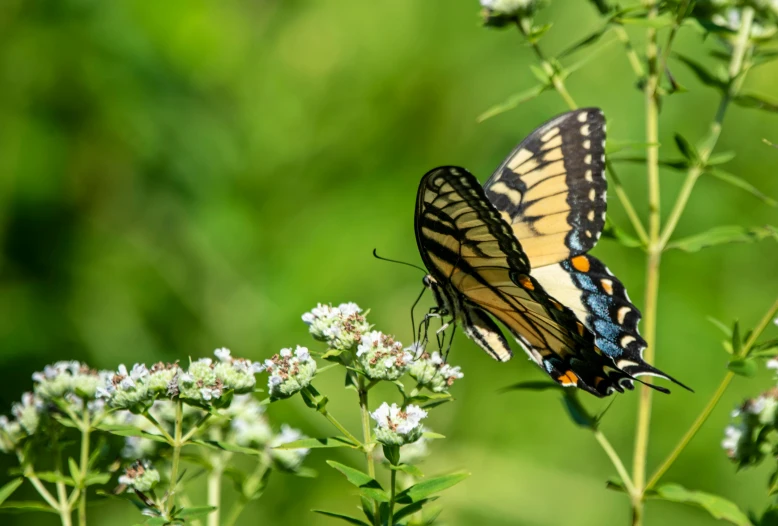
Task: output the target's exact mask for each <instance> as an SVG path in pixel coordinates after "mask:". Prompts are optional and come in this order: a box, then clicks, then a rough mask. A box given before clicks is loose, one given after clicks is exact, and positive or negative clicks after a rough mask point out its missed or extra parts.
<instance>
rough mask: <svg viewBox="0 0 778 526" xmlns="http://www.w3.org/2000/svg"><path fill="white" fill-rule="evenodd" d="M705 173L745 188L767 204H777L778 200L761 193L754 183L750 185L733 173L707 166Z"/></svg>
mask: <svg viewBox="0 0 778 526" xmlns="http://www.w3.org/2000/svg"><path fill="white" fill-rule="evenodd" d="M705 173H707V174H709V175H712V176H713V177H715V178H716V179H718V180H720V181H724V182H725V183H728V184H731V185H732V186H736V187H737V188H740V189H742V190H745V191H746V192H748V193H749V194H751V195H753V196H754V197H756V198H757V199H760V200H761V201H763V202H764V203H765V204H767V205H769V206H778V202H776V201H775V199H773V198H772V197H769V196H767V195H765V194H763V193H762V192H760V191H759V190H758V189H757V188H756V187H755V186H754V185H752V184H751V183H749V182H748V181H746V180H745V179H743V178H741V177H738V176H737V175H735V174H731V173H729V172H725V171H724V170H720V169H718V168H707V169H706V170H705Z"/></svg>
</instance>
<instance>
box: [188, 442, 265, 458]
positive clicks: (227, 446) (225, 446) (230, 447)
mask: <svg viewBox="0 0 778 526" xmlns="http://www.w3.org/2000/svg"><path fill="white" fill-rule="evenodd" d="M190 443H192V444H197V445H198V446H205V447H207V448H211V449H221V450H223V451H230V452H232V453H243V454H244V455H257V454H259V451H258V450H256V449H251V448H248V447H243V446H239V445H237V444H231V443H229V442H221V441H219V440H200V439H196V440H190Z"/></svg>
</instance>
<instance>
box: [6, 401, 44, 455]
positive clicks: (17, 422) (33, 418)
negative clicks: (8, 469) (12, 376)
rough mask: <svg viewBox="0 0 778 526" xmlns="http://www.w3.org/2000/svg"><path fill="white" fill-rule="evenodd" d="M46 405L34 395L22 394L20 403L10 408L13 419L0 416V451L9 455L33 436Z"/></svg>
mask: <svg viewBox="0 0 778 526" xmlns="http://www.w3.org/2000/svg"><path fill="white" fill-rule="evenodd" d="M45 409H46V404H45V403H44V401H43V400H42V399H41V398H39V397H38V396H37V395H35V394H34V393H24V394H23V395H22V401H21V402H16V403H14V404H13V405H12V406H11V413H12V414H13V416H14V419H13V420H12V419H9V418H8V417H7V416H0V451H1V452H3V453H10V452H12V451H14V450H15V449H16V448H17V447H18V446H19V443H20V442H21V441H22V440H23V439H25V438H26V437H28V436H31V435H34V434H35V432H36V431H37V430H38V427H39V425H40V423H41V418H42V417H43V416H44V413H45Z"/></svg>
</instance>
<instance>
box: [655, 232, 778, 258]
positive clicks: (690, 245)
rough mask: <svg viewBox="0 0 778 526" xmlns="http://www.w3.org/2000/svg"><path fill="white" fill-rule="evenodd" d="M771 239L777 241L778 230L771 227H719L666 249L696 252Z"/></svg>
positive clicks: (670, 244)
mask: <svg viewBox="0 0 778 526" xmlns="http://www.w3.org/2000/svg"><path fill="white" fill-rule="evenodd" d="M767 238H773V239H776V240H778V230H776V229H775V227H772V226H765V227H752V228H748V227H743V226H720V227H716V228H712V229H710V230H708V231H707V232H702V233H700V234H695V235H693V236H689V237H686V238H682V239H679V240H677V241H673V242H671V243H668V245H667V248H668V249H671V248H676V249H679V250H684V251H686V252H698V251H700V250H702V249H703V248H707V247H712V246H715V245H724V244H727V243H754V242H756V241H761V240H762V239H767Z"/></svg>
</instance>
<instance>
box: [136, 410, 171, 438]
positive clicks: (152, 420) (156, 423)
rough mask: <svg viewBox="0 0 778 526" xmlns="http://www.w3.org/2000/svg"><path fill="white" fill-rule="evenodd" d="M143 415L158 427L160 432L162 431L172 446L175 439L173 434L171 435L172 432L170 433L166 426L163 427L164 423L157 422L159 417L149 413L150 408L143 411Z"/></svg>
mask: <svg viewBox="0 0 778 526" xmlns="http://www.w3.org/2000/svg"><path fill="white" fill-rule="evenodd" d="M143 417H144V418H145V419H146V420H148V421H149V422H151V423H152V425H153V426H154V427H156V428H157V429H158V430H159V432H160V433H162V436H163V437H165V440H167V443H168V444H170V445H171V446H172V445H173V443H174V442H175V439H174V438H173V437H172V436H170V433H168V432H167V430H166V429H165V428H164V427H162V425H161V424H160V423H159V422H157V419H156V418H154V416H153V415H152V414H151V413H149V412H148V410H147V411H144V412H143Z"/></svg>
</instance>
